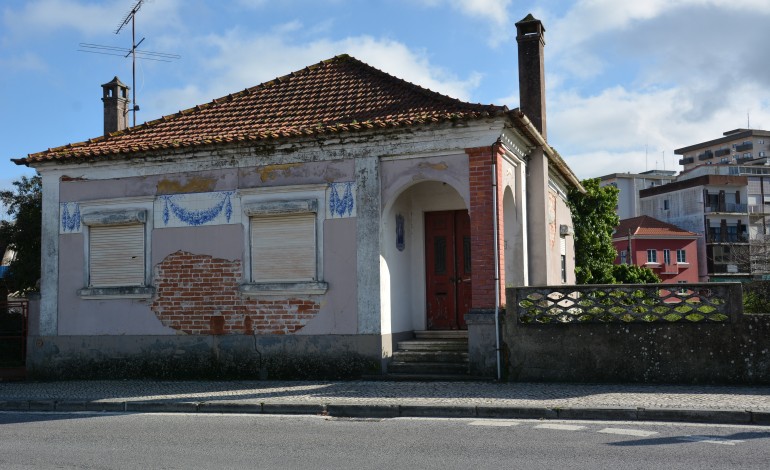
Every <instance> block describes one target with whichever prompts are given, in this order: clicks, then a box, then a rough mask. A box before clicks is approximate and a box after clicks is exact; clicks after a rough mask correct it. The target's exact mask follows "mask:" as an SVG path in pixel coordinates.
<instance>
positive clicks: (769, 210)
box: [749, 204, 770, 214]
mask: <svg viewBox="0 0 770 470" xmlns="http://www.w3.org/2000/svg"><path fill="white" fill-rule="evenodd" d="M749 214H770V205H765V204H749Z"/></svg>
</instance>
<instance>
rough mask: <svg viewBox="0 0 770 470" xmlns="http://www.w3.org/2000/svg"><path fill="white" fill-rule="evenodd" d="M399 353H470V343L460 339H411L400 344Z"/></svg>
mask: <svg viewBox="0 0 770 470" xmlns="http://www.w3.org/2000/svg"><path fill="white" fill-rule="evenodd" d="M397 346H398V350H399V351H465V352H467V351H468V341H467V340H460V339H447V340H435V339H434V340H425V339H410V340H406V341H399V342H398V345H397Z"/></svg>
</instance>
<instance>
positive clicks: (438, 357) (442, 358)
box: [392, 351, 468, 364]
mask: <svg viewBox="0 0 770 470" xmlns="http://www.w3.org/2000/svg"><path fill="white" fill-rule="evenodd" d="M392 357H393V359H392V360H393V361H396V362H456V363H465V364H467V363H468V353H467V352H461V351H395V352H394V353H393V356H392Z"/></svg>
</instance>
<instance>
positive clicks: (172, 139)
mask: <svg viewBox="0 0 770 470" xmlns="http://www.w3.org/2000/svg"><path fill="white" fill-rule="evenodd" d="M507 111H508V109H507V108H505V107H503V106H494V105H481V104H472V103H465V102H462V101H460V100H457V99H454V98H450V97H448V96H444V95H441V94H439V93H435V92H432V91H430V90H427V89H425V88H422V87H419V86H417V85H414V84H411V83H409V82H406V81H404V80H401V79H399V78H396V77H393V76H391V75H388V74H387V73H384V72H382V71H380V70H377V69H375V68H374V67H371V66H369V65H367V64H365V63H363V62H361V61H359V60H357V59H355V58H353V57H350V56H348V55H340V56H336V57H334V58H332V59H329V60H325V61H322V62H320V63H318V64H315V65H312V66H309V67H306V68H304V69H303V70H300V71H297V72H294V73H291V74H289V75H286V76H283V77H280V78H276V79H275V80H272V81H270V82H267V83H263V84H261V85H257V86H255V87H252V88H247V89H245V90H243V91H241V92H238V93H233V94H230V95H227V96H226V97H223V98H219V99H215V100H213V101H211V102H210V103H206V104H203V105H199V106H196V107H194V108H190V109H186V110H184V111H180V112H178V113H176V114H172V115H169V116H164V117H162V118H160V119H156V120H154V121H149V122H147V123H145V124H142V125H139V126H136V127H133V128H129V129H127V130H124V131H118V132H114V133H112V134H110V135H108V136H102V137H97V138H94V139H89V140H88V141H86V142H79V143H73V144H68V145H65V146H62V147H57V148H53V149H48V150H45V151H42V152H38V153H32V154H29V156H28V157H27V158H22V159H17V160H14V162H16V163H18V164H30V163H37V162H45V161H52V160H58V161H63V160H73V159H92V158H100V157H101V158H104V157H110V156H121V157H130V156H131V155H132V154H135V153H143V152H154V151H161V152H162V151H164V150H168V149H177V148H189V147H197V146H204V145H206V146H207V145H212V144H221V143H229V142H249V141H265V140H270V139H282V138H291V137H299V136H312V135H317V134H329V133H338V132H348V131H350V132H353V131H357V130H364V129H377V128H393V127H401V126H412V125H418V124H424V123H435V122H442V121H449V120H452V121H454V120H469V119H479V118H484V117H488V116H497V115H500V114H503V113H505V112H507Z"/></svg>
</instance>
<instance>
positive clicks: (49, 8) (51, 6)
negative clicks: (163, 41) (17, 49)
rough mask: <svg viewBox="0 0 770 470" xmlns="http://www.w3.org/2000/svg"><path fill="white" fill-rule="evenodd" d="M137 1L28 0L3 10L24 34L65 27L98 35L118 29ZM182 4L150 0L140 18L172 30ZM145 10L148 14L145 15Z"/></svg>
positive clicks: (7, 22)
mask: <svg viewBox="0 0 770 470" xmlns="http://www.w3.org/2000/svg"><path fill="white" fill-rule="evenodd" d="M133 4H134V3H133V2H131V3H129V2H126V1H124V0H111V1H108V2H104V3H94V2H85V1H82V0H34V1H28V2H25V3H24V7H23V8H21V9H19V10H12V9H10V8H8V9H6V10H5V11H4V13H3V23H4V24H5V26H6V28H7V29H8V30H10V31H12V32H13V33H15V34H16V35H21V36H31V35H36V36H39V35H41V34H46V33H51V32H55V31H57V30H62V29H70V30H75V31H77V32H78V33H81V34H83V35H86V36H95V35H100V34H108V33H112V32H114V31H115V29H117V27H118V26H120V20H121V19H123V18H124V17H125V15H126V14H127V13H128V12H129V11H130V9H131V7H132V6H133ZM178 7H179V0H163V1H161V2H156V1H154V0H149V1H147V2H145V4H144V5H143V6H142V8H141V10H140V13H139V14H138V15H137V18H141V22H142V27H143V28H144V30H145V31H146V30H148V29H152V28H153V27H157V26H160V25H163V27H164V28H165V29H168V27H169V25H170V24H174V21H172V20H173V18H175V17H176V13H177V11H178ZM145 11H148V13H147V14H144V12H145ZM150 12H151V13H150ZM139 15H141V16H139Z"/></svg>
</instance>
